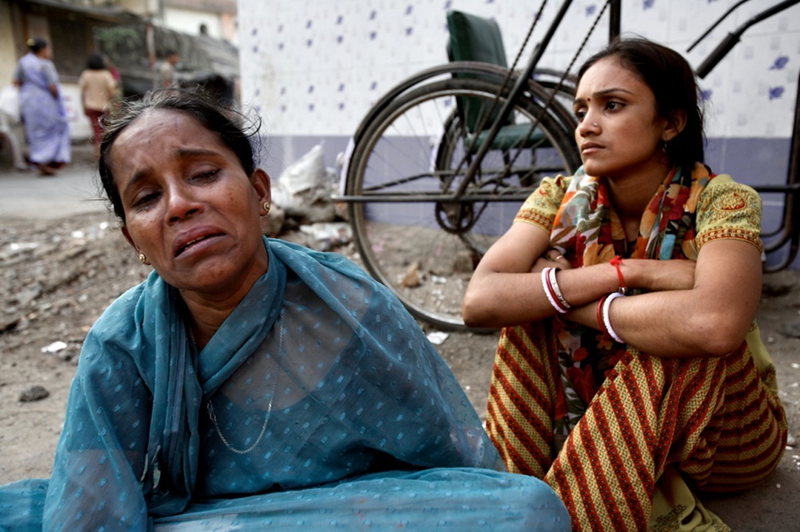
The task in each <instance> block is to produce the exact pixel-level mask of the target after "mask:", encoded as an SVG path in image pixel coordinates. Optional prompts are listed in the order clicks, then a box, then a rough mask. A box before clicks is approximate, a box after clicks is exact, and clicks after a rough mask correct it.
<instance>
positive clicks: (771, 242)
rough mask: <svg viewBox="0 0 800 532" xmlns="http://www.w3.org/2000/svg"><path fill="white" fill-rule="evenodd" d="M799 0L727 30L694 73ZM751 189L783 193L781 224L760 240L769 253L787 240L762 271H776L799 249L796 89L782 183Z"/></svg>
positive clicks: (799, 108)
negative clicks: (783, 252) (781, 252)
mask: <svg viewBox="0 0 800 532" xmlns="http://www.w3.org/2000/svg"><path fill="white" fill-rule="evenodd" d="M746 1H747V0H742V1H741V2H739V3H738V4H736V5H734V6H733V7H732V8H731V9H729V10H728V11H727V12H726V13H725V14H723V15H722V17H720V19H719V20H717V21H716V22H714V24H713V25H712V26H711V27H710V28H709V29H708V30H707V31H706V32H705V33H703V35H701V36H700V37H699V38H698V39H697V40H696V41H695V42H694V43H693V44H692V45H691V46H690V47H689V51H691V50H692V49H693V48H694V47H695V46H697V44H698V43H699V42H700V41H701V40H703V39H704V38H705V37H706V36H707V35H708V34H709V33H710V32H711V30H713V29H714V28H715V27H716V26H717V25H718V24H719V23H720V22H721V21H722V20H723V19H724V18H725V17H727V16H728V15H729V14H730V13H731V12H732V11H733V10H734V9H736V8H738V7H739V6H740V5H742V4H743V3H745V2H746ZM798 3H800V0H784V1H783V2H780V3H778V4H776V5H774V6H772V7H770V8H767V9H765V10H764V11H762V12H760V13H758V14H757V15H755V16H754V17H752V18H751V19H750V20H748V21H747V22H745V23H744V24H742V25H741V26H739V27H738V28H737V29H736V30H734V31H732V32H730V33H728V35H726V36H725V38H724V39H723V40H722V42H720V43H719V44H718V45H717V47H716V48H715V49H714V50H713V51H712V52H711V53H710V54H709V55H708V57H707V58H706V59H705V60H704V61H703V62H702V63H701V64H700V66H699V67H697V70H696V73H697V76H698V77H700V78H705V77H706V76H707V75H708V74H709V73H710V72H711V71H712V70H713V69H714V67H716V66H717V64H718V63H719V62H720V61H721V60H722V59H723V58H724V57H725V56H726V55H728V53H729V52H730V51H731V50H732V49H733V47H734V46H735V45H736V44H737V43H738V42H739V38H740V37H741V36H742V34H743V33H744V32H745V31H746V30H747V29H748V28H749V27H750V26H753V25H755V24H758V23H759V22H761V21H763V20H766V19H767V18H769V17H772V16H773V15H776V14H778V13H780V12H782V11H784V10H786V9H788V8H790V7H792V6H794V5H796V4H798ZM798 87H800V80H798ZM753 188H754V189H755V190H756V191H757V192H764V193H781V194H784V195H785V198H786V199H785V202H784V206H783V222H782V224H781V227H780V228H779V229H778V230H777V231H774V232H772V233H767V234H764V235H762V239H766V240H767V241H768V242H766V243H765V244H764V251H765V252H766V253H771V252H773V251H778V250H779V249H781V248H783V247H784V246H785V245H786V244H787V242H788V243H789V250H788V253H787V254H786V256H785V257H784V258H783V260H781V261H780V262H779V263H778V264H776V265H772V266H765V267H764V271H766V272H776V271H779V270H782V269H784V268H786V267H788V266H789V265H790V264H791V263H792V262H793V261H794V259H795V258H796V257H797V252H798V248H800V220H798V216H800V89H798V92H797V100H796V102H795V112H794V124H793V127H792V140H791V152H790V155H789V172H788V176H787V179H786V184H784V185H755V186H753Z"/></svg>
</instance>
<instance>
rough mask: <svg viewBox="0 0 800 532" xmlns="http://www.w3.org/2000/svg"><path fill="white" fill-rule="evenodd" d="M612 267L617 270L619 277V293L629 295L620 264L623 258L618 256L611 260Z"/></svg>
mask: <svg viewBox="0 0 800 532" xmlns="http://www.w3.org/2000/svg"><path fill="white" fill-rule="evenodd" d="M610 264H611V265H612V266H614V267H615V268H616V269H617V277H619V293H620V294H627V293H628V285H627V283H625V278H624V277H623V276H622V270H621V269H620V267H619V266H620V264H622V257H620V256H619V255H617V256H616V257H614V258H613V259H611V263H610Z"/></svg>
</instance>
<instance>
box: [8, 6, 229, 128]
mask: <svg viewBox="0 0 800 532" xmlns="http://www.w3.org/2000/svg"><path fill="white" fill-rule="evenodd" d="M201 28H204V29H203V30H202V31H201ZM237 33H238V30H237V27H236V0H0V87H2V86H4V85H6V84H8V83H10V82H11V76H12V74H13V71H14V67H15V65H16V63H17V61H18V60H19V58H20V57H22V56H23V55H24V54H25V53H27V51H28V50H27V47H26V46H25V42H26V41H27V40H28V39H29V38H31V37H43V38H44V39H45V40H47V41H48V43H49V44H50V46H51V50H52V52H53V62H54V63H55V65H56V69H57V71H58V73H59V76H60V79H61V83H62V86H63V88H64V96H65V99H66V103H67V111H68V113H69V116H70V120H71V121H72V137H73V138H74V139H82V138H88V137H89V136H90V135H91V130H90V128H89V123H88V120H86V117H85V116H84V114H83V109H82V108H81V102H80V93H79V91H78V87H77V81H78V76H79V75H80V73H81V71H82V70H83V69H84V67H85V65H86V58H87V56H88V55H89V54H90V53H92V52H100V53H103V54H105V55H106V56H108V57H110V58H111V59H113V61H114V63H115V65H116V67H117V68H118V69H119V71H120V73H121V74H122V83H123V89H124V92H125V94H126V95H129V94H134V93H140V92H143V91H145V90H147V89H148V88H150V87H152V79H153V75H152V74H153V73H154V72H155V68H156V65H157V64H158V62H159V61H161V60H162V59H163V58H164V55H165V54H166V51H167V50H168V49H173V50H178V52H179V55H180V56H181V63H180V64H179V68H178V70H179V79H182V80H196V81H207V80H211V81H213V82H214V83H216V84H217V85H219V84H220V83H222V85H223V86H224V87H225V88H226V89H228V90H229V92H231V93H232V90H233V89H232V88H231V87H233V86H234V84H235V81H236V79H237V78H238V72H239V66H238V50H237V49H236V48H235V43H236V42H237V41H238V38H237ZM148 36H149V37H148ZM148 50H149V53H148ZM220 80H222V81H221V82H220ZM227 97H233V96H231V95H227Z"/></svg>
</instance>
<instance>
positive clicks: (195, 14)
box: [164, 7, 224, 39]
mask: <svg viewBox="0 0 800 532" xmlns="http://www.w3.org/2000/svg"><path fill="white" fill-rule="evenodd" d="M200 24H205V25H206V27H207V28H208V36H209V37H213V38H215V39H222V38H223V37H224V36H223V34H222V21H221V20H220V17H219V16H218V15H216V14H214V13H206V12H201V11H191V10H189V9H177V8H173V7H168V8H165V9H164V26H166V27H168V28H170V29H173V30H176V31H180V32H183V33H188V34H189V35H199V34H200Z"/></svg>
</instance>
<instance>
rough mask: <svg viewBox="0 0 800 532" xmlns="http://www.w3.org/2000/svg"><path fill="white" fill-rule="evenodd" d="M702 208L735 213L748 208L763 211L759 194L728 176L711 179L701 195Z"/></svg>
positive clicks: (716, 176)
mask: <svg viewBox="0 0 800 532" xmlns="http://www.w3.org/2000/svg"><path fill="white" fill-rule="evenodd" d="M700 207H701V208H703V207H705V208H714V209H721V210H724V211H732V210H733V211H735V210H742V209H746V208H755V209H758V210H760V209H761V198H760V197H759V195H758V192H756V191H755V189H753V187H751V186H749V185H745V184H744V183H740V182H738V181H735V180H734V179H733V177H731V176H730V175H728V174H717V175H715V176H713V177H712V178H711V180H710V181H709V182H708V185H706V187H705V189H704V190H703V192H702V193H701V194H700Z"/></svg>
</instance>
